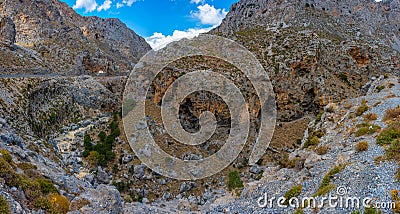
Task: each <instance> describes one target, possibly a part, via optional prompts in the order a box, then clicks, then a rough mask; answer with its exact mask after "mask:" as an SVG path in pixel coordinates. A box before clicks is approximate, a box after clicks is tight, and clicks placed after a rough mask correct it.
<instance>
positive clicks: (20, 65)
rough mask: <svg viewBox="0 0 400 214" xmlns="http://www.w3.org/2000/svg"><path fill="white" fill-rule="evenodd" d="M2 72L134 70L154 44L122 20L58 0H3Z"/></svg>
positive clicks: (0, 23)
mask: <svg viewBox="0 0 400 214" xmlns="http://www.w3.org/2000/svg"><path fill="white" fill-rule="evenodd" d="M0 40H1V42H0V43H1V45H0V65H1V66H0V72H1V74H8V75H10V74H26V73H29V74H32V73H39V74H49V73H52V74H63V75H79V74H98V73H107V74H116V73H119V72H129V71H130V70H131V69H132V68H133V66H134V64H135V63H136V62H137V61H138V60H139V59H140V57H141V56H142V55H144V54H145V53H146V52H147V51H149V50H150V49H151V48H150V46H149V45H148V44H147V43H146V41H145V40H144V39H143V38H142V37H140V36H138V35H137V34H136V33H135V32H133V31H132V30H130V29H129V28H128V27H127V26H126V25H125V24H124V23H122V22H121V21H120V20H118V19H102V18H99V17H82V16H80V15H79V14H77V13H76V12H75V11H74V10H73V9H72V8H69V7H68V5H67V4H65V3H62V2H60V1H58V0H32V1H27V0H23V1H19V0H18V1H14V0H1V1H0Z"/></svg>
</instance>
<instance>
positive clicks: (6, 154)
mask: <svg viewBox="0 0 400 214" xmlns="http://www.w3.org/2000/svg"><path fill="white" fill-rule="evenodd" d="M0 153H1V155H2V157H3V159H4V160H5V161H7V162H8V163H14V162H13V159H12V156H11V155H10V152H8V151H7V150H5V149H3V150H0Z"/></svg>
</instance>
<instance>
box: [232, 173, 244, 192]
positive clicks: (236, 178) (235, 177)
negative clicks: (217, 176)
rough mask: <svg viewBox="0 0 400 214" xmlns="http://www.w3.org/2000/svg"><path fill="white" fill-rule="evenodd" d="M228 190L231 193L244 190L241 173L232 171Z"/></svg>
mask: <svg viewBox="0 0 400 214" xmlns="http://www.w3.org/2000/svg"><path fill="white" fill-rule="evenodd" d="M228 179H229V180H228V189H229V191H232V190H234V189H237V188H243V187H244V185H243V181H242V179H240V175H239V172H237V171H232V172H230V173H229V175H228Z"/></svg>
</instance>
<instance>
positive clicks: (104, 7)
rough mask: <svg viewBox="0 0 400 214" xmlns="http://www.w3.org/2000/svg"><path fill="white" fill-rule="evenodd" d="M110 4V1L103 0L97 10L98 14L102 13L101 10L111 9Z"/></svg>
mask: <svg viewBox="0 0 400 214" xmlns="http://www.w3.org/2000/svg"><path fill="white" fill-rule="evenodd" d="M111 4H112V1H111V0H105V1H104V2H103V4H102V5H100V6H99V7H98V8H97V11H98V12H100V11H102V10H104V11H107V10H108V9H110V8H111Z"/></svg>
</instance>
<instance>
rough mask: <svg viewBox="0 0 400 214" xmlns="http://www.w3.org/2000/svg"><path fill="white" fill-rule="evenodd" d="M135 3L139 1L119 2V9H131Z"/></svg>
mask: <svg viewBox="0 0 400 214" xmlns="http://www.w3.org/2000/svg"><path fill="white" fill-rule="evenodd" d="M135 2H137V0H122V2H117V9H118V8H121V7H124V6H128V7H130V6H132V4H133V3H135Z"/></svg>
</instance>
